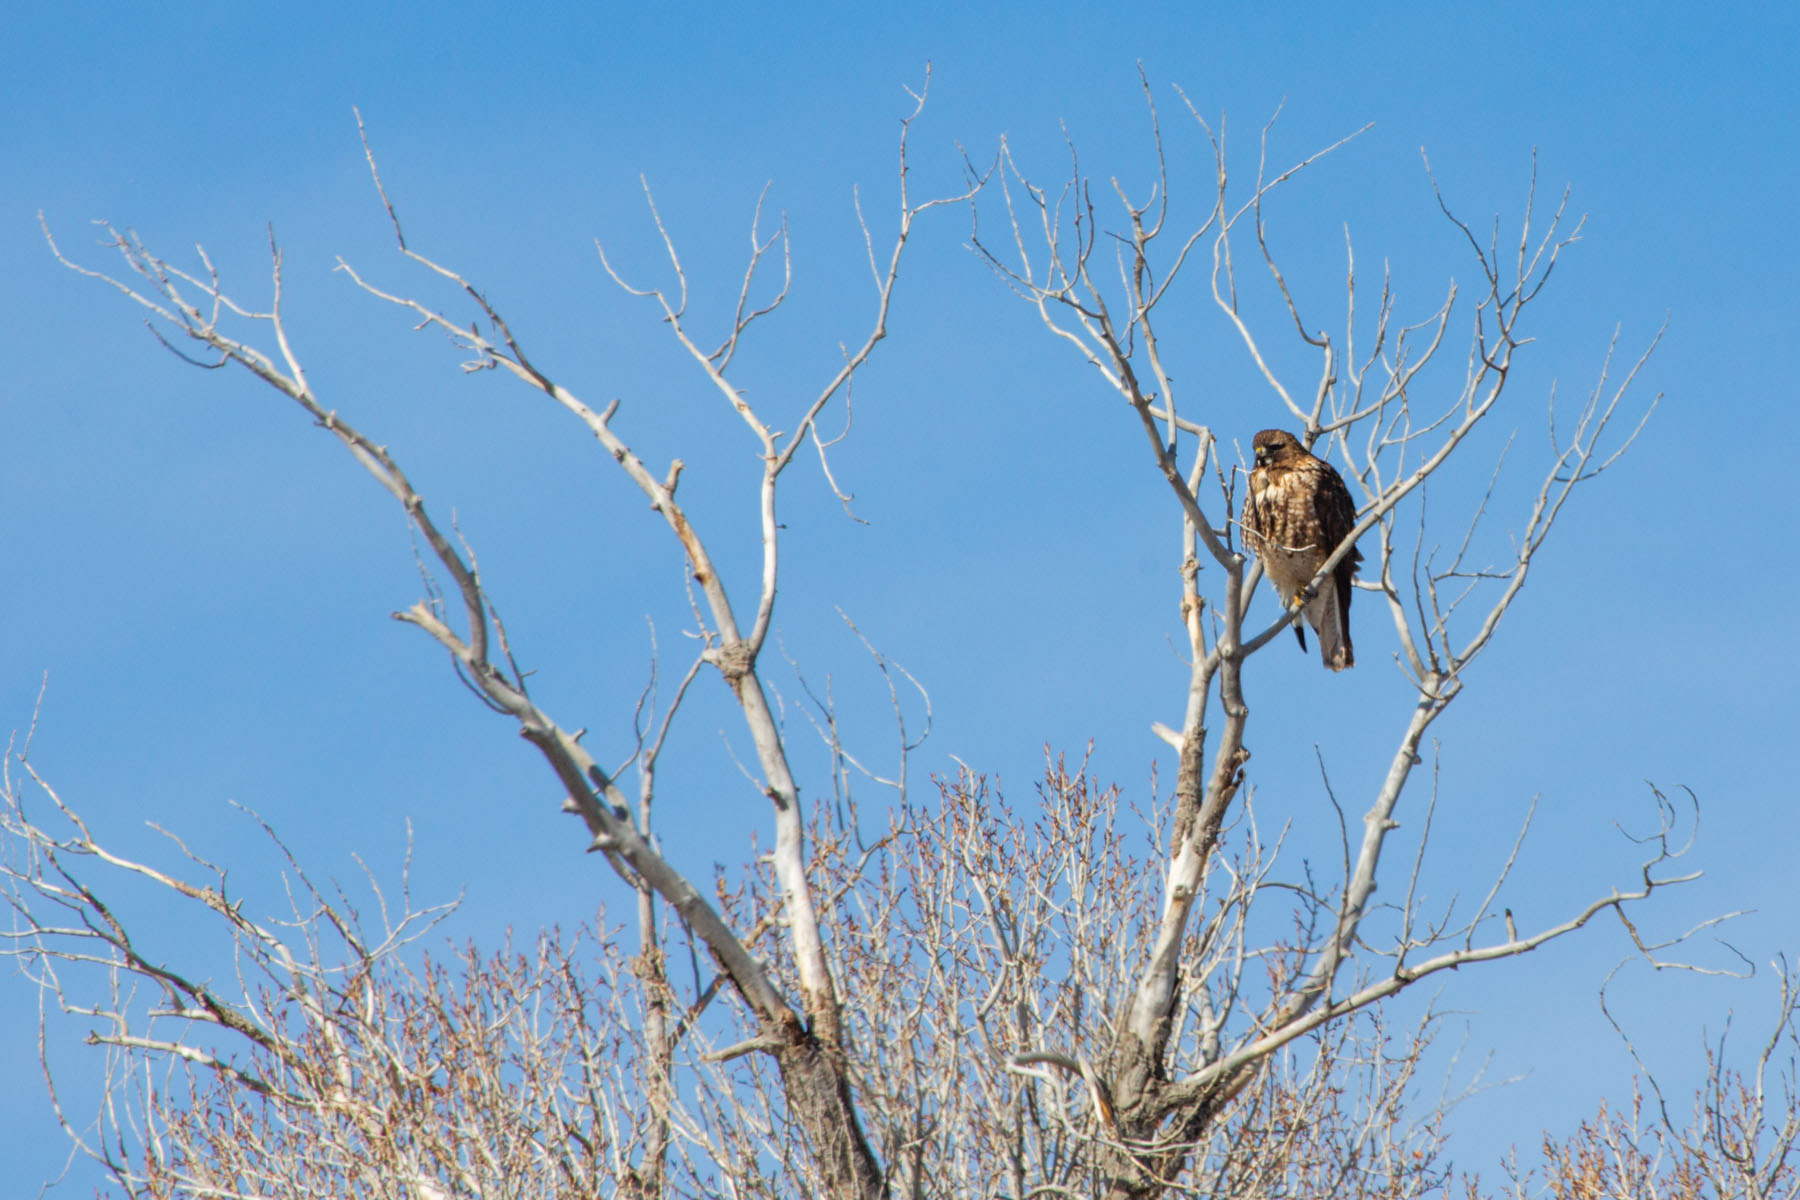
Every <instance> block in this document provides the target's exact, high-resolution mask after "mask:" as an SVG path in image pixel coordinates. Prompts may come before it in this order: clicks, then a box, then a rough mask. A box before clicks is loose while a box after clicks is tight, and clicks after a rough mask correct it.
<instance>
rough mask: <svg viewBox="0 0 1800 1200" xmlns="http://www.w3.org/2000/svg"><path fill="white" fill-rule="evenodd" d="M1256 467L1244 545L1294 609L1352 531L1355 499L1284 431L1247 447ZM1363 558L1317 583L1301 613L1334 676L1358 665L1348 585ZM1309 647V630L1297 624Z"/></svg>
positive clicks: (1353, 558) (1351, 559)
mask: <svg viewBox="0 0 1800 1200" xmlns="http://www.w3.org/2000/svg"><path fill="white" fill-rule="evenodd" d="M1251 444H1252V446H1253V447H1254V449H1255V453H1256V467H1255V469H1254V470H1252V471H1251V472H1250V490H1249V492H1248V493H1247V494H1246V495H1245V496H1244V513H1243V518H1242V519H1243V526H1244V544H1245V546H1246V547H1247V548H1248V549H1249V550H1250V552H1251V553H1253V554H1255V555H1256V557H1257V559H1258V560H1260V561H1261V562H1262V565H1263V573H1264V574H1265V575H1267V576H1268V577H1269V582H1270V583H1271V584H1273V585H1274V587H1275V592H1276V594H1277V595H1279V596H1280V597H1281V602H1282V603H1283V604H1285V605H1288V606H1289V607H1292V606H1293V605H1294V604H1295V603H1296V602H1297V596H1298V594H1299V593H1300V591H1301V590H1302V589H1303V588H1305V587H1306V585H1307V584H1309V583H1311V582H1312V577H1313V576H1314V575H1317V574H1318V573H1319V568H1320V567H1322V566H1324V565H1325V560H1326V559H1328V558H1330V557H1331V554H1332V552H1333V551H1334V550H1336V549H1337V548H1338V543H1339V542H1342V541H1343V540H1344V538H1345V537H1347V536H1348V535H1349V533H1350V531H1351V530H1352V529H1354V528H1355V527H1356V501H1354V500H1352V499H1351V498H1350V489H1349V488H1347V487H1345V486H1344V480H1343V477H1342V476H1340V475H1339V474H1338V473H1337V471H1336V469H1334V468H1333V467H1332V465H1331V464H1330V463H1328V462H1326V461H1324V460H1323V459H1319V458H1314V457H1313V456H1312V455H1310V454H1308V453H1307V452H1306V450H1305V449H1304V448H1303V447H1302V446H1301V445H1300V443H1299V441H1298V440H1296V439H1295V437H1294V435H1293V434H1291V433H1289V432H1288V431H1287V430H1285V429H1265V430H1263V431H1262V432H1261V433H1259V434H1257V435H1256V438H1255V439H1254V441H1253V442H1252V443H1251ZM1360 562H1362V554H1361V553H1359V552H1358V551H1357V550H1356V548H1355V547H1351V549H1350V552H1349V553H1348V554H1346V555H1344V557H1343V558H1341V559H1339V560H1338V564H1337V566H1336V567H1335V568H1333V570H1332V572H1331V574H1330V575H1328V576H1326V577H1325V578H1324V579H1322V580H1320V582H1319V590H1318V594H1317V595H1315V596H1314V597H1313V598H1312V599H1311V600H1309V601H1307V602H1306V605H1305V607H1304V608H1303V609H1302V610H1301V612H1302V614H1303V615H1304V616H1305V617H1306V623H1307V624H1308V625H1311V626H1312V627H1313V632H1314V633H1317V634H1318V635H1319V655H1320V657H1321V658H1323V659H1324V660H1325V665H1326V666H1327V667H1330V668H1331V669H1332V670H1333V671H1342V670H1343V669H1345V668H1346V667H1352V666H1355V665H1356V655H1355V653H1354V652H1353V651H1352V650H1351V648H1350V592H1351V582H1350V581H1351V580H1352V579H1354V578H1355V577H1356V566H1357V564H1358V563H1360ZM1294 636H1295V637H1297V638H1299V639H1300V648H1301V649H1302V650H1304V649H1305V648H1306V633H1305V631H1304V630H1303V629H1301V627H1300V623H1299V622H1298V621H1295V622H1294Z"/></svg>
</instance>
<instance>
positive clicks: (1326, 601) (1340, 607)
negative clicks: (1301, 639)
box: [1306, 579, 1356, 671]
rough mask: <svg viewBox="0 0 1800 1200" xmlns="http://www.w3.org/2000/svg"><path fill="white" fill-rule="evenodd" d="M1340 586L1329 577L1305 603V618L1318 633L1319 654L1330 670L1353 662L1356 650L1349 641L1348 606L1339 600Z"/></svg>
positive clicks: (1344, 668) (1343, 667)
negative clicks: (1310, 599) (1311, 598)
mask: <svg viewBox="0 0 1800 1200" xmlns="http://www.w3.org/2000/svg"><path fill="white" fill-rule="evenodd" d="M1339 587H1340V585H1339V583H1338V582H1337V581H1336V580H1335V579H1334V580H1332V581H1330V582H1329V583H1327V584H1326V585H1325V586H1324V587H1322V588H1320V589H1319V594H1318V595H1317V596H1315V597H1313V602H1312V603H1311V604H1308V605H1307V606H1306V618H1307V621H1308V622H1309V623H1310V624H1311V625H1312V627H1313V632H1315V633H1317V634H1318V635H1319V657H1320V658H1321V659H1322V660H1324V663H1325V665H1326V666H1327V667H1330V668H1331V669H1332V670H1333V671H1345V670H1348V669H1349V668H1351V667H1354V666H1355V665H1356V652H1355V650H1354V649H1352V648H1351V645H1350V606H1349V605H1348V604H1345V603H1342V602H1341V601H1340V598H1339V596H1338V589H1339ZM1346 599H1347V597H1346Z"/></svg>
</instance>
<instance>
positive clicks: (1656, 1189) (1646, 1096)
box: [1467, 960, 1800, 1200]
mask: <svg viewBox="0 0 1800 1200" xmlns="http://www.w3.org/2000/svg"><path fill="white" fill-rule="evenodd" d="M1775 974H1776V978H1777V986H1778V999H1777V1004H1776V1013H1775V1020H1774V1021H1773V1022H1771V1023H1770V1025H1769V1028H1768V1032H1767V1034H1766V1035H1765V1036H1763V1037H1762V1038H1761V1039H1760V1040H1759V1041H1757V1042H1755V1043H1753V1048H1754V1052H1755V1053H1754V1056H1753V1057H1752V1058H1751V1059H1750V1060H1749V1062H1748V1063H1747V1064H1746V1065H1744V1066H1743V1067H1742V1068H1739V1067H1734V1066H1733V1065H1732V1062H1733V1060H1734V1055H1733V1054H1732V1053H1731V1050H1732V1047H1731V1046H1730V1045H1729V1042H1730V1033H1731V1027H1730V1022H1729V1021H1728V1022H1727V1023H1726V1027H1725V1030H1724V1032H1722V1033H1721V1034H1720V1035H1719V1038H1718V1040H1717V1041H1716V1042H1714V1043H1712V1044H1711V1045H1709V1046H1707V1048H1706V1072H1705V1080H1704V1082H1703V1083H1702V1084H1701V1085H1700V1087H1699V1089H1698V1090H1697V1091H1696V1092H1695V1094H1694V1097H1693V1103H1692V1105H1691V1107H1689V1108H1687V1109H1686V1110H1685V1111H1684V1110H1683V1109H1682V1108H1680V1107H1678V1106H1672V1104H1671V1097H1670V1096H1669V1094H1668V1092H1667V1090H1666V1089H1665V1088H1664V1086H1663V1085H1662V1083H1661V1082H1659V1081H1658V1079H1657V1075H1656V1072H1655V1071H1653V1070H1652V1069H1651V1068H1650V1066H1649V1064H1647V1063H1646V1062H1645V1061H1644V1059H1643V1057H1642V1055H1641V1054H1640V1053H1639V1052H1638V1048H1637V1047H1636V1046H1635V1045H1634V1044H1633V1043H1632V1040H1631V1038H1630V1037H1629V1036H1627V1035H1626V1033H1625V1031H1624V1029H1623V1028H1622V1027H1620V1025H1619V1023H1618V1021H1617V1020H1616V1019H1614V1018H1613V1017H1612V1014H1611V1013H1610V1011H1609V1012H1608V1013H1607V1016H1608V1019H1609V1020H1612V1021H1613V1027H1614V1028H1615V1029H1617V1030H1618V1031H1619V1034H1620V1036H1621V1037H1623V1038H1624V1039H1625V1044H1626V1046H1627V1047H1628V1048H1629V1049H1630V1050H1631V1056H1632V1058H1633V1060H1635V1061H1636V1063H1637V1065H1638V1071H1639V1075H1638V1079H1637V1080H1636V1081H1635V1086H1634V1087H1633V1089H1632V1096H1631V1104H1630V1107H1629V1108H1628V1109H1625V1110H1614V1109H1611V1108H1608V1107H1607V1106H1606V1105H1605V1104H1604V1103H1603V1104H1601V1105H1600V1108H1599V1111H1598V1112H1597V1113H1596V1114H1595V1116H1594V1117H1593V1119H1592V1120H1589V1121H1584V1122H1582V1123H1581V1126H1580V1127H1579V1128H1578V1129H1577V1130H1576V1131H1575V1133H1574V1134H1572V1135H1571V1136H1570V1137H1568V1138H1566V1139H1564V1138H1556V1137H1553V1136H1551V1135H1549V1134H1546V1135H1545V1137H1544V1142H1543V1146H1542V1156H1543V1162H1542V1164H1541V1165H1540V1166H1539V1167H1538V1168H1536V1169H1535V1170H1525V1169H1522V1168H1521V1166H1520V1164H1519V1162H1518V1156H1517V1155H1516V1154H1515V1155H1513V1157H1512V1159H1511V1160H1510V1161H1509V1162H1508V1163H1507V1164H1506V1166H1507V1170H1506V1174H1507V1183H1506V1186H1505V1188H1504V1189H1503V1190H1501V1191H1499V1192H1491V1193H1490V1192H1487V1191H1484V1190H1483V1189H1482V1187H1481V1184H1480V1180H1479V1179H1474V1180H1470V1181H1468V1184H1467V1186H1468V1192H1469V1195H1470V1197H1471V1200H1474V1198H1476V1197H1481V1196H1488V1195H1493V1196H1506V1197H1525V1196H1548V1197H1551V1198H1552V1200H1587V1198H1588V1197H1602V1196H1630V1197H1634V1198H1641V1200H1788V1198H1792V1197H1795V1196H1800V1088H1797V1087H1796V1084H1797V1082H1800V1029H1797V1028H1796V1025H1795V1016H1796V1014H1797V1013H1800V990H1796V987H1795V978H1794V972H1793V968H1792V965H1791V964H1789V963H1788V962H1786V961H1785V960H1779V961H1777V962H1776V964H1775ZM1609 982H1610V981H1609ZM1601 1007H1602V1008H1603V1009H1604V1008H1605V1007H1606V993H1605V991H1604V989H1603V990H1602V992H1601ZM1739 1061H1741V1060H1739Z"/></svg>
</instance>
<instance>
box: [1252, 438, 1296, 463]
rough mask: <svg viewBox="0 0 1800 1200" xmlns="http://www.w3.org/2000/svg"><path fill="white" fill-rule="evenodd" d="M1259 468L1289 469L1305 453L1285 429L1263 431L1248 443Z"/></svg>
mask: <svg viewBox="0 0 1800 1200" xmlns="http://www.w3.org/2000/svg"><path fill="white" fill-rule="evenodd" d="M1250 445H1251V447H1252V448H1253V449H1254V450H1255V452H1256V465H1257V466H1259V467H1290V466H1293V465H1294V464H1295V463H1296V462H1299V461H1300V460H1301V459H1302V458H1305V457H1306V451H1305V450H1304V449H1302V448H1301V446H1300V442H1299V440H1298V439H1297V438H1295V437H1294V435H1293V434H1291V433H1289V432H1288V431H1287V430H1285V429H1265V430H1263V431H1262V432H1261V433H1259V434H1257V435H1256V437H1255V438H1253V439H1252V440H1251V442H1250Z"/></svg>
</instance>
